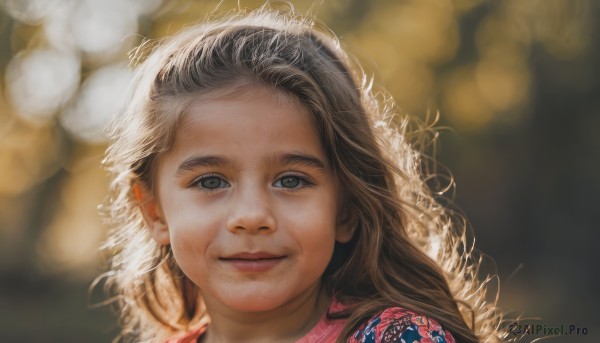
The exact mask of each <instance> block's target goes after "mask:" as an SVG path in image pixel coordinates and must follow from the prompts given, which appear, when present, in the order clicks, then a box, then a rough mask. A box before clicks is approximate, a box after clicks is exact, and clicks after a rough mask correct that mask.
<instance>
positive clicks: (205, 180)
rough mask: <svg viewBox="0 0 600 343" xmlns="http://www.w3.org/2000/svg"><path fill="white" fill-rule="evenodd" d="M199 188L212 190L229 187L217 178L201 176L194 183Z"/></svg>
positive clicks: (225, 182)
mask: <svg viewBox="0 0 600 343" xmlns="http://www.w3.org/2000/svg"><path fill="white" fill-rule="evenodd" d="M195 184H196V185H199V186H200V187H201V188H204V189H209V190H214V189H218V188H225V187H229V183H227V181H225V180H223V179H222V178H220V177H218V176H212V175H209V176H203V177H201V178H200V179H198V180H197V181H196V182H195Z"/></svg>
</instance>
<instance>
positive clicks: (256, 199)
mask: <svg viewBox="0 0 600 343" xmlns="http://www.w3.org/2000/svg"><path fill="white" fill-rule="evenodd" d="M236 193H237V194H235V195H234V196H233V199H232V200H233V201H232V202H231V203H230V204H229V216H228V218H227V229H228V230H229V231H231V232H233V233H236V232H242V231H245V232H249V233H270V232H273V231H275V229H276V228H275V218H274V217H273V213H272V211H271V205H270V201H269V197H268V194H266V193H267V192H266V191H265V190H263V191H261V190H256V189H246V190H241V189H240V190H239V192H236Z"/></svg>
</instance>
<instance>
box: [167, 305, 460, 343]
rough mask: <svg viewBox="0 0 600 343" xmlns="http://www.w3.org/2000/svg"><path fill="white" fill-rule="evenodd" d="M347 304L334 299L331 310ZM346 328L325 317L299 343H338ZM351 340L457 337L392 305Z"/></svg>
mask: <svg viewBox="0 0 600 343" xmlns="http://www.w3.org/2000/svg"><path fill="white" fill-rule="evenodd" d="M342 307H343V305H341V304H339V303H337V302H335V301H334V302H333V303H332V304H331V307H330V311H331V310H334V311H335V310H336V309H341V308H342ZM343 327H344V321H343V320H334V321H330V320H327V318H326V317H325V316H323V318H321V320H320V321H319V322H318V323H317V325H316V326H315V327H314V328H313V329H312V330H311V331H310V332H309V333H308V334H307V335H306V336H304V337H303V338H302V339H300V340H299V341H297V342H296V343H334V342H335V341H336V339H337V338H338V336H339V333H340V332H341V331H342V329H343ZM206 328H207V325H203V326H202V327H201V328H200V329H197V330H194V331H191V332H188V333H185V334H184V335H181V336H178V337H174V338H171V339H169V340H168V341H167V342H166V343H196V342H199V341H200V339H201V338H202V336H203V334H204V333H205V332H206ZM348 343H456V341H455V340H454V337H452V335H451V334H450V332H448V331H444V330H443V329H442V326H441V325H440V324H439V323H438V322H436V321H435V320H433V319H430V318H428V317H425V316H422V315H419V314H417V313H415V312H412V311H410V310H407V309H404V308H401V307H390V308H387V309H386V310H384V311H382V312H380V313H379V314H377V315H375V316H374V317H372V318H371V319H369V320H368V321H367V322H366V323H365V324H363V325H362V326H361V327H360V328H359V329H358V330H357V331H356V332H355V333H354V334H353V335H352V337H351V338H350V339H349V340H348Z"/></svg>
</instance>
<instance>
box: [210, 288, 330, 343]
mask: <svg viewBox="0 0 600 343" xmlns="http://www.w3.org/2000/svg"><path fill="white" fill-rule="evenodd" d="M330 302H331V298H330V297H329V296H328V295H327V292H326V291H325V289H324V288H323V287H322V285H321V283H320V282H319V283H317V284H316V285H315V286H314V287H312V288H311V289H309V290H307V291H306V292H304V293H302V294H300V295H299V296H298V297H296V298H294V299H292V300H291V301H289V302H287V303H285V304H283V305H282V306H280V307H278V308H275V309H273V310H270V311H266V312H237V311H232V310H231V309H228V308H224V307H223V306H222V304H216V303H212V304H211V303H210V302H207V303H206V306H207V310H208V313H209V315H210V318H211V322H210V325H209V326H208V330H207V332H206V334H205V335H204V337H203V339H202V341H201V342H202V343H217V342H218V343H224V342H274V341H276V342H295V341H297V340H299V339H300V338H302V337H303V336H304V335H305V334H306V333H308V332H309V331H310V330H311V329H312V328H313V327H314V326H315V324H316V323H317V322H318V321H319V319H320V318H321V317H322V316H323V314H324V313H325V311H327V308H328V307H329V304H330Z"/></svg>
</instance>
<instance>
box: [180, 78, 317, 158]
mask: <svg viewBox="0 0 600 343" xmlns="http://www.w3.org/2000/svg"><path fill="white" fill-rule="evenodd" d="M276 148H280V149H284V148H287V149H292V150H312V151H314V152H319V154H320V155H323V149H322V146H321V139H320V137H319V133H318V131H317V129H316V126H315V125H314V123H313V118H312V115H311V114H310V112H309V111H308V109H307V108H306V107H305V106H304V105H302V104H301V103H300V102H298V101H296V100H295V99H294V98H292V97H291V96H289V95H286V94H284V93H283V92H282V91H278V90H275V89H273V88H269V87H264V86H256V85H251V86H245V87H243V88H238V89H235V90H219V91H215V92H214V93H206V94H202V95H199V96H198V97H197V98H195V99H193V101H192V102H191V103H190V106H189V107H188V108H187V110H186V111H185V113H184V116H183V118H182V120H180V122H179V124H178V127H177V128H176V131H175V137H174V142H173V146H172V150H176V151H186V150H193V149H196V150H207V149H211V150H213V151H214V150H219V151H223V152H225V151H227V150H228V149H238V150H240V151H248V152H257V151H259V150H260V149H263V150H264V151H267V150H269V149H271V150H272V149H276Z"/></svg>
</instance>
